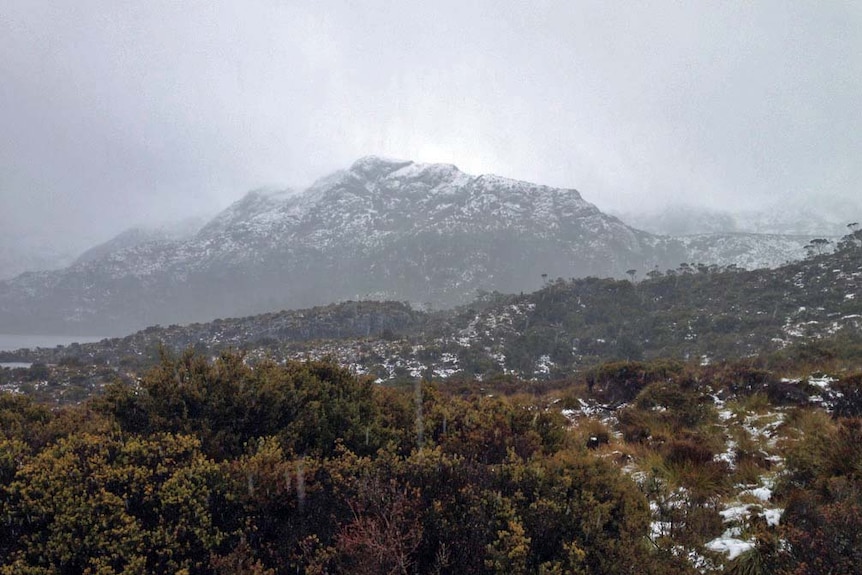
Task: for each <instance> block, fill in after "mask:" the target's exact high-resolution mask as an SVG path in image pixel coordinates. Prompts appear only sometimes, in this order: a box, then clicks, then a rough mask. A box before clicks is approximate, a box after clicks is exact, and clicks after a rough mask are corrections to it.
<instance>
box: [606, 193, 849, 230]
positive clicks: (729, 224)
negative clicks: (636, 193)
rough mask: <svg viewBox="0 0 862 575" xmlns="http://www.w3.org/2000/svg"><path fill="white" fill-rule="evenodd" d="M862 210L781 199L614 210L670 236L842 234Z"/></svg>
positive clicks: (846, 204)
mask: <svg viewBox="0 0 862 575" xmlns="http://www.w3.org/2000/svg"><path fill="white" fill-rule="evenodd" d="M859 212H862V206H859V205H854V204H853V203H851V202H843V203H842V202H832V203H829V202H826V201H821V202H819V203H817V204H814V203H810V202H809V203H804V202H800V201H783V202H774V203H768V204H765V205H763V206H761V207H759V208H757V209H754V208H740V209H734V208H732V207H731V208H727V209H711V208H706V207H698V206H691V205H675V206H670V207H667V208H665V209H661V210H629V211H614V212H612V213H613V214H614V215H616V216H618V217H619V218H621V219H622V220H623V221H625V222H627V223H629V224H631V225H633V226H635V227H637V228H640V229H642V230H646V231H648V232H651V233H655V234H666V235H671V236H683V235H696V234H728V233H731V234H732V233H756V234H771V235H781V236H810V237H809V239H810V238H814V237H833V238H837V237H841V236H843V235H844V234H846V233H847V231H848V230H847V224H848V223H851V222H852V221H855V220H852V219H851V220H848V219H847V218H848V217H850V218H852V217H853V214H857V213H859Z"/></svg>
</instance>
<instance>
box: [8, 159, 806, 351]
mask: <svg viewBox="0 0 862 575" xmlns="http://www.w3.org/2000/svg"><path fill="white" fill-rule="evenodd" d="M197 225H199V224H195V225H191V224H188V225H186V226H180V227H179V228H178V229H175V230H173V231H171V230H166V229H161V230H149V231H146V230H132V231H129V232H126V233H124V234H121V235H120V236H118V237H116V238H114V239H113V240H111V241H110V242H108V243H106V244H102V245H100V246H97V247H95V248H93V249H92V250H89V251H88V252H86V253H85V254H83V255H82V256H81V257H79V258H78V260H77V261H76V262H75V263H74V264H73V265H71V266H69V267H68V268H66V269H63V270H60V271H54V272H36V273H26V274H23V275H21V276H19V277H17V278H14V279H12V280H8V281H4V282H0V324H2V325H3V326H4V330H7V331H12V332H19V333H34V332H44V333H99V334H106V335H112V334H120V333H127V332H130V331H133V330H135V329H140V328H142V327H146V326H148V325H153V324H175V323H187V322H193V321H206V320H211V319H214V318H217V317H230V316H242V315H249V314H253V313H261V312H267V311H273V310H279V309H286V308H298V307H307V306H313V305H321V304H327V303H331V302H337V301H343V300H362V299H394V300H399V301H409V302H411V303H414V304H417V305H420V306H425V307H447V306H452V305H456V304H460V303H465V302H467V301H470V300H471V299H472V298H473V297H474V296H475V293H476V291H477V290H483V291H501V292H508V293H516V292H519V291H526V290H532V289H536V288H538V287H539V286H540V285H542V283H543V282H544V281H545V280H546V279H547V278H557V277H562V278H577V277H586V276H598V277H617V278H620V277H626V275H627V274H629V275H631V274H632V273H634V274H637V273H641V274H646V273H647V272H649V271H651V270H656V269H660V270H663V269H666V268H671V269H672V268H675V267H676V266H677V265H679V263H680V262H702V263H705V264H714V265H728V264H734V265H738V266H743V267H745V266H748V267H761V266H764V265H778V264H780V263H783V262H784V261H786V260H787V259H794V258H797V257H802V256H803V255H804V252H803V250H802V245H804V243H805V241H807V240H806V238H797V239H795V240H792V241H790V242H789V243H788V242H787V241H785V240H784V239H781V238H777V239H776V238H773V239H771V240H769V239H766V240H764V239H763V238H760V237H746V236H733V237H731V238H728V237H724V238H723V239H722V238H718V239H716V238H712V239H709V240H706V239H701V240H692V239H691V238H688V239H683V240H678V239H674V238H669V237H666V236H657V235H654V234H650V233H647V232H644V231H641V230H638V229H635V228H633V227H631V226H628V225H626V224H625V223H623V222H622V221H621V220H619V219H618V218H616V217H613V216H609V215H607V214H605V213H602V212H601V211H600V210H599V209H598V208H597V207H596V206H594V205H593V204H591V203H589V202H587V201H585V200H584V199H583V198H582V197H581V195H580V194H579V193H578V192H577V191H575V190H571V189H560V188H552V187H548V186H542V185H538V184H532V183H528V182H522V181H517V180H512V179H507V178H502V177H499V176H493V175H480V176H472V175H469V174H465V173H463V172H461V171H460V170H458V169H457V168H456V167H455V166H453V165H448V164H419V163H414V162H411V161H401V160H391V159H384V158H379V157H374V156H369V157H365V158H362V159H360V160H358V161H357V162H355V163H354V164H353V165H351V166H350V167H349V168H348V169H345V170H340V171H337V172H335V173H333V174H330V175H329V176H326V177H324V178H322V179H320V180H318V181H317V182H316V183H314V184H313V185H312V186H310V187H309V188H308V189H306V190H304V191H295V190H257V191H253V192H250V193H248V194H247V195H246V196H245V197H243V198H242V199H240V200H239V201H237V202H235V203H234V204H233V205H231V206H230V207H228V208H227V209H225V210H224V211H222V212H221V213H220V214H218V215H217V216H216V217H214V218H213V219H212V220H210V221H209V222H208V223H206V225H204V226H203V227H200V229H199V230H198V231H197V232H196V233H191V232H192V231H194V227H195V226H197Z"/></svg>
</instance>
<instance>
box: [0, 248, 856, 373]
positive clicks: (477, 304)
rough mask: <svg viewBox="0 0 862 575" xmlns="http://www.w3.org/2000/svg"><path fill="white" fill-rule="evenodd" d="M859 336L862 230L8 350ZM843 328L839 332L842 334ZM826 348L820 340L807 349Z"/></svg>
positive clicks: (558, 362)
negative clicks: (816, 247)
mask: <svg viewBox="0 0 862 575" xmlns="http://www.w3.org/2000/svg"><path fill="white" fill-rule="evenodd" d="M842 341H844V342H845V343H846V342H850V343H849V344H852V345H854V346H856V347H857V348H858V349H859V353H862V232H856V233H855V235H853V236H848V237H846V238H845V239H844V240H843V241H842V242H841V244H840V245H839V249H838V250H837V251H836V252H835V253H830V254H823V255H818V256H814V257H810V258H808V259H805V260H803V261H799V262H794V263H791V264H788V265H785V266H782V267H780V268H777V269H761V270H755V271H745V270H741V269H738V268H733V267H731V268H719V267H716V266H706V265H697V266H691V265H689V264H682V265H681V266H680V267H678V268H677V269H674V270H669V271H668V272H665V273H651V274H650V277H649V278H647V279H644V280H643V281H639V282H636V283H633V282H631V281H628V280H615V279H598V278H584V279H574V280H563V279H558V280H553V281H548V282H547V284H546V285H545V286H544V287H542V288H541V289H540V290H538V291H535V292H532V293H527V294H502V293H495V292H485V293H482V294H480V296H479V297H478V298H477V299H476V300H474V301H473V302H471V303H470V304H469V305H464V306H461V307H459V308H457V309H454V310H448V311H439V312H426V311H419V310H415V309H412V308H411V307H410V306H408V305H407V304H405V303H402V302H370V301H363V302H345V303H341V304H331V305H328V306H321V307H316V308H312V309H306V310H297V311H283V312H278V313H269V314H263V315H258V316H249V317H244V318H238V319H224V320H217V321H215V322H210V323H203V324H193V325H189V326H170V327H151V328H148V329H147V330H144V331H141V332H138V333H136V334H133V335H130V336H127V337H125V338H122V339H115V340H105V341H103V342H100V343H96V344H86V345H81V346H72V347H69V348H62V349H53V350H42V351H40V352H32V353H17V354H5V355H4V354H0V359H2V358H3V357H5V358H7V360H25V361H46V362H57V361H60V360H61V359H62V358H64V357H68V356H72V357H79V358H81V359H82V360H83V361H85V362H91V361H93V360H94V359H96V360H97V361H99V362H107V363H109V364H113V365H120V364H125V365H127V366H135V365H141V366H143V365H147V364H149V363H152V362H154V361H156V360H157V359H158V349H159V346H160V345H164V346H166V347H167V349H169V350H174V351H180V350H183V349H185V348H188V347H194V348H196V349H197V350H198V351H201V352H207V353H217V352H219V351H220V350H225V349H245V350H248V351H249V353H251V354H252V356H261V357H263V356H272V357H276V358H286V357H292V358H303V357H311V358H322V357H331V358H333V359H335V360H337V361H339V362H340V363H342V364H345V365H349V366H351V367H352V368H353V369H355V370H357V371H359V372H361V373H371V374H374V375H375V376H376V377H380V378H381V379H384V380H385V379H392V378H397V377H420V376H425V377H449V376H451V375H453V374H457V373H461V374H463V375H465V376H469V377H472V376H487V375H491V374H495V373H511V374H516V375H519V376H522V377H540V378H541V377H553V376H554V375H561V374H565V373H570V372H571V370H573V369H581V368H583V367H585V366H589V365H593V364H596V363H599V362H602V361H608V360H619V359H623V360H625V359H629V360H635V359H638V360H639V359H655V358H666V357H670V358H679V359H686V360H697V361H703V362H709V361H713V360H718V359H724V358H738V357H747V356H754V355H762V354H768V353H780V352H781V351H782V350H788V349H795V348H794V346H799V345H803V346H807V348H809V349H812V350H815V349H820V348H818V347H817V346H819V345H822V346H823V347H822V349H820V351H816V353H824V354H830V353H836V352H835V351H834V349H832V348H831V347H830V346H835V345H844V344H841V343H840V342H842ZM836 342H837V343H836ZM807 353H815V352H811V351H809V352H807Z"/></svg>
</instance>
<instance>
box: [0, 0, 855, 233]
mask: <svg viewBox="0 0 862 575" xmlns="http://www.w3.org/2000/svg"><path fill="white" fill-rule="evenodd" d="M0 134H2V136H0V227H2V229H3V231H4V232H5V233H7V234H8V233H9V232H16V233H18V232H20V233H25V232H28V231H29V232H30V233H32V232H33V230H38V233H40V234H44V235H52V237H64V236H65V237H70V238H72V237H74V238H78V237H83V236H87V237H93V238H97V239H103V238H104V237H105V236H107V235H109V234H112V233H115V232H117V231H120V230H122V229H124V228H126V227H128V226H130V225H133V224H137V223H142V222H151V221H156V220H163V219H174V218H176V217H180V216H183V215H185V214H192V213H202V212H212V211H215V210H216V209H218V208H222V207H224V206H226V205H228V204H229V203H230V202H231V201H233V200H236V199H238V198H239V197H241V196H242V195H243V194H244V193H245V192H246V191H247V190H249V189H251V188H254V187H259V186H262V185H277V186H278V185H292V184H304V183H309V182H310V181H312V180H314V179H315V178H317V177H319V176H321V175H324V174H326V173H328V172H330V171H332V170H335V169H338V168H341V167H346V166H347V165H349V164H350V163H351V162H352V161H354V160H355V159H356V158H357V157H359V156H362V155H367V154H382V155H387V156H394V157H399V158H408V159H413V160H417V161H425V162H437V161H441V162H449V163H454V164H456V165H458V166H459V167H460V168H461V169H462V170H464V171H467V172H470V173H486V172H491V173H497V174H500V175H504V176H510V177H515V178H520V179H525V180H530V181H534V182H539V183H545V184H551V185H555V186H561V187H573V188H577V189H578V190H580V191H581V193H582V195H583V196H584V197H585V199H587V200H589V201H592V202H593V203H596V204H597V205H599V207H601V208H603V209H613V210H620V209H631V208H637V207H641V206H643V207H651V206H656V205H665V204H668V203H676V202H684V203H687V204H701V203H702V204H704V205H707V206H710V207H713V208H714V207H722V206H728V207H732V208H735V207H745V206H749V205H753V204H758V203H763V202H767V201H770V200H772V201H774V200H776V199H800V198H803V199H811V200H812V201H817V202H818V203H819V204H821V205H824V204H829V203H840V202H841V201H844V202H857V200H856V196H862V193H860V185H859V183H860V182H862V160H860V158H862V3H859V2H855V1H848V2H839V1H837V0H827V1H823V0H818V1H811V2H804V1H798V0H794V1H791V2H788V1H786V0H778V1H762V2H749V1H746V2H728V1H721V2H712V1H710V2H706V1H703V2H671V1H669V0H668V1H663V2H641V1H638V2H634V1H633V2H607V1H605V0H597V1H590V2H582V1H573V0H568V1H565V0H561V1H559V2H544V1H538V0H531V1H529V2H527V1H524V2H509V1H505V2H504V1H500V0H494V1H489V2H478V1H477V2H470V1H467V0H458V1H454V2H448V1H447V2H443V1H439V0H433V1H429V0H423V1H422V2H406V1H392V2H380V1H378V2H374V1H363V2H346V1H345V2H327V1H314V2H288V1H275V0H272V1H264V0H259V1H254V0H243V1H238V0H235V1H231V2H219V1H216V0H206V1H200V2H193V1H181V2H176V1H173V0H171V1H161V0H147V1H145V2H141V1H140V0H134V1H127V0H76V1H75V2H65V1H56V0H3V2H2V3H0Z"/></svg>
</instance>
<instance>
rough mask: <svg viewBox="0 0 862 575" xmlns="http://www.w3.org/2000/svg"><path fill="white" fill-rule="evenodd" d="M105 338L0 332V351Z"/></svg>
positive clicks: (53, 345) (54, 345) (47, 346)
mask: <svg viewBox="0 0 862 575" xmlns="http://www.w3.org/2000/svg"><path fill="white" fill-rule="evenodd" d="M103 339H105V338H104V337H102V336H95V335H7V334H2V333H0V351H15V350H16V349H21V348H23V347H26V348H30V349H33V348H36V347H46V348H52V347H57V346H58V345H69V344H70V343H76V342H77V343H92V342H95V341H102V340H103Z"/></svg>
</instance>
